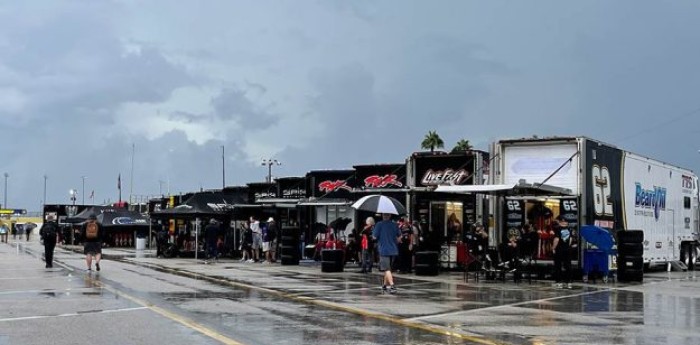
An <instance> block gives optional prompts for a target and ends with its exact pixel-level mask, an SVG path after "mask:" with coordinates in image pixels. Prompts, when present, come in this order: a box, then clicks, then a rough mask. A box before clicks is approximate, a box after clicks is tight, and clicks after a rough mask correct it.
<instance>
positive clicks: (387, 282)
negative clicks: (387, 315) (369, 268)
mask: <svg viewBox="0 0 700 345" xmlns="http://www.w3.org/2000/svg"><path fill="white" fill-rule="evenodd" d="M382 219H383V220H382V221H381V222H379V223H377V224H376V225H375V226H374V230H373V231H372V236H373V237H374V238H375V239H376V240H377V244H378V247H379V270H381V271H384V279H383V281H382V293H384V292H387V290H388V291H389V293H391V294H395V293H396V287H395V286H394V277H393V276H392V275H391V266H392V264H393V263H394V261H395V260H396V256H397V255H399V248H398V243H399V241H400V240H401V231H400V230H399V227H398V226H397V225H396V223H394V222H392V221H391V215H390V214H388V213H384V214H382Z"/></svg>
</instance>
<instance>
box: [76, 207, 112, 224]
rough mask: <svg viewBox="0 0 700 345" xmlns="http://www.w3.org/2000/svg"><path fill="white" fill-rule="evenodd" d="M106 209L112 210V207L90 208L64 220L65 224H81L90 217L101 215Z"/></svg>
mask: <svg viewBox="0 0 700 345" xmlns="http://www.w3.org/2000/svg"><path fill="white" fill-rule="evenodd" d="M107 209H114V208H113V207H112V206H90V207H88V208H86V209H84V210H82V211H80V212H78V214H76V215H75V216H73V217H68V218H66V219H65V222H66V223H73V224H78V223H83V222H85V221H86V220H88V218H90V216H97V215H99V214H100V213H102V211H103V210H107Z"/></svg>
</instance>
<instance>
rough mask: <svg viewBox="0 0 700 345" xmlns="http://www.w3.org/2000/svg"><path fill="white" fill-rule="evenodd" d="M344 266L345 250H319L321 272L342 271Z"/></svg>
mask: <svg viewBox="0 0 700 345" xmlns="http://www.w3.org/2000/svg"><path fill="white" fill-rule="evenodd" d="M344 267H345V252H344V251H343V250H340V249H324V250H322V251H321V272H328V273H330V272H343V269H344Z"/></svg>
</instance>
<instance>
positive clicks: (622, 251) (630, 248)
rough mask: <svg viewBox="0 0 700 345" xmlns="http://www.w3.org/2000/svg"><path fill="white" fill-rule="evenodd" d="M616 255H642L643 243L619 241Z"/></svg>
mask: <svg viewBox="0 0 700 345" xmlns="http://www.w3.org/2000/svg"><path fill="white" fill-rule="evenodd" d="M617 253H618V256H627V257H629V256H642V255H644V245H643V244H641V243H620V244H618V245H617Z"/></svg>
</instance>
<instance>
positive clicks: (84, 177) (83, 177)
mask: <svg viewBox="0 0 700 345" xmlns="http://www.w3.org/2000/svg"><path fill="white" fill-rule="evenodd" d="M80 178H82V179H83V205H85V179H86V178H87V176H80Z"/></svg>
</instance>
